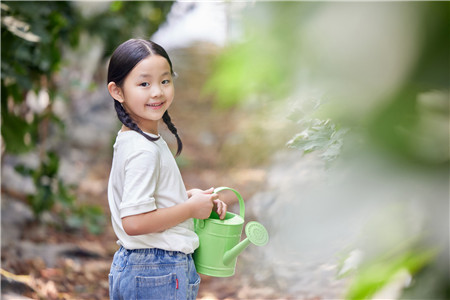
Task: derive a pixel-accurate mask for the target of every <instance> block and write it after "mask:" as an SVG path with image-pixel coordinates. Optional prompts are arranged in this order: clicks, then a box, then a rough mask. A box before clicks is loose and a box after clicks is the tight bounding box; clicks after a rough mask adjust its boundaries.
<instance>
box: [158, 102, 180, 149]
mask: <svg viewBox="0 0 450 300" xmlns="http://www.w3.org/2000/svg"><path fill="white" fill-rule="evenodd" d="M162 119H163V121H164V123H166V125H167V128H169V130H170V132H172V133H173V135H174V136H175V137H176V138H177V145H178V149H177V154H176V156H178V155H180V153H181V150H182V149H183V143H182V142H181V139H180V137H179V136H178V130H177V129H176V128H175V125H173V123H172V120H171V119H170V116H169V112H168V111H167V110H166V112H165V113H164V115H163V117H162Z"/></svg>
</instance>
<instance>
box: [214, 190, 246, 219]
mask: <svg viewBox="0 0 450 300" xmlns="http://www.w3.org/2000/svg"><path fill="white" fill-rule="evenodd" d="M224 190H230V191H232V192H233V193H235V194H236V196H237V198H238V200H239V215H240V216H241V217H242V219H245V204H244V199H242V196H241V194H239V193H238V191H236V190H235V189H232V188H229V187H224V186H222V187H218V188H216V189H215V190H214V193H215V194H217V193H218V192H221V191H224Z"/></svg>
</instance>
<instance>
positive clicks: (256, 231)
mask: <svg viewBox="0 0 450 300" xmlns="http://www.w3.org/2000/svg"><path fill="white" fill-rule="evenodd" d="M245 234H246V235H247V238H245V239H244V240H243V241H241V242H240V243H239V244H237V245H236V246H234V247H233V248H231V249H230V250H228V251H227V252H225V254H224V255H223V264H224V265H228V264H229V263H231V262H233V261H234V259H235V258H236V257H237V256H238V255H239V254H241V252H242V251H244V249H245V248H247V247H248V246H249V245H250V244H255V245H256V246H264V245H265V244H267V242H268V241H269V234H268V233H267V230H266V228H264V226H263V225H262V224H261V223H258V222H254V221H252V222H249V223H248V224H247V226H245Z"/></svg>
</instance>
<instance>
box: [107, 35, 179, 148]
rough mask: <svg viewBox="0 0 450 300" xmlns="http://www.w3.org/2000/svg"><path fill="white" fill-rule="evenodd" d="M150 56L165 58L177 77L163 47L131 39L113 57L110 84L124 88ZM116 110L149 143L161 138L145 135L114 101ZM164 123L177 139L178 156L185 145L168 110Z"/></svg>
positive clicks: (109, 74) (119, 104)
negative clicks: (130, 77) (139, 66)
mask: <svg viewBox="0 0 450 300" xmlns="http://www.w3.org/2000/svg"><path fill="white" fill-rule="evenodd" d="M149 55H159V56H162V57H164V58H165V59H166V60H167V62H168V63H169V66H170V72H171V73H172V76H175V73H174V72H173V68H172V62H171V61H170V58H169V55H168V54H167V52H166V50H164V48H163V47H161V46H160V45H158V44H156V43H155V42H152V41H148V40H143V39H131V40H128V41H126V42H124V43H122V44H120V45H119V47H117V49H116V50H115V51H114V53H113V55H112V56H111V60H110V61H109V66H108V82H107V83H109V82H114V83H115V84H116V85H117V86H119V87H122V86H123V83H124V81H125V78H126V77H127V75H128V73H130V72H131V70H132V69H133V68H134V67H135V66H136V65H137V64H138V63H139V62H140V61H141V60H143V59H145V58H146V57H148V56H149ZM114 108H115V109H116V112H117V117H118V118H119V120H120V121H121V122H122V123H123V124H124V125H125V126H127V127H128V128H130V129H132V130H134V131H136V132H138V133H140V134H142V135H143V136H144V137H145V138H146V139H148V140H149V141H152V142H154V141H157V140H158V139H159V137H157V138H154V137H151V136H149V135H147V134H145V133H144V132H143V131H142V130H141V129H140V128H139V126H138V125H137V124H136V123H135V122H134V121H133V119H132V118H131V117H130V115H129V114H128V113H127V112H126V111H125V109H124V108H123V106H122V104H121V103H120V102H119V101H117V100H116V99H114ZM162 119H163V121H164V123H166V125H167V128H169V130H170V131H171V132H172V133H173V135H175V137H176V138H177V145H178V149H177V154H176V155H177V156H178V155H179V154H180V153H181V150H182V149H183V143H182V142H181V139H180V137H179V136H178V131H177V129H176V128H175V125H174V124H173V123H172V120H171V118H170V116H169V113H168V112H167V110H166V111H165V113H164V115H163V117H162Z"/></svg>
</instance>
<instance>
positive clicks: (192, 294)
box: [187, 275, 201, 300]
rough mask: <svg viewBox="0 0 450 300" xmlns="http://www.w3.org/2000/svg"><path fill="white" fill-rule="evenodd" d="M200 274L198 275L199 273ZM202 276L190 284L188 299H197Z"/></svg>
mask: <svg viewBox="0 0 450 300" xmlns="http://www.w3.org/2000/svg"><path fill="white" fill-rule="evenodd" d="M197 276H198V275H197ZM200 281H201V280H200V276H198V278H197V280H196V281H195V283H190V284H189V285H188V292H187V299H188V300H195V299H197V294H198V289H199V288H200Z"/></svg>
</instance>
